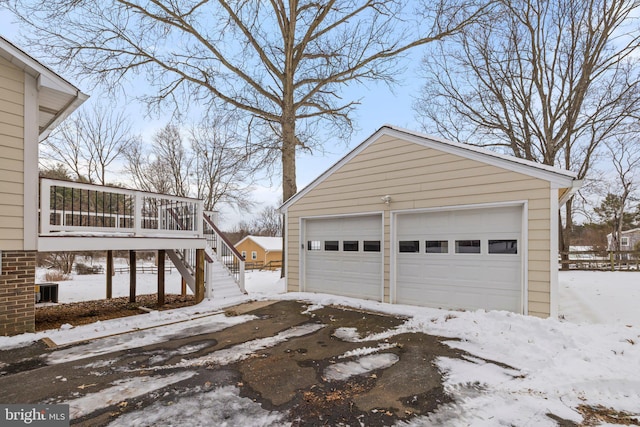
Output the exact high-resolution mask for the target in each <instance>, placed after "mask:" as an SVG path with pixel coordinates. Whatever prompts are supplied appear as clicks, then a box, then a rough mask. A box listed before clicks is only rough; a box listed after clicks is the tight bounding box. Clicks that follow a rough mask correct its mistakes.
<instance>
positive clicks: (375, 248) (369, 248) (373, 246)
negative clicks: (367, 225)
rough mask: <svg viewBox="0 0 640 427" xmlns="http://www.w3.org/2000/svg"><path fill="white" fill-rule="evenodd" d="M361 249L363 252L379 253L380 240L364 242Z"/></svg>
mask: <svg viewBox="0 0 640 427" xmlns="http://www.w3.org/2000/svg"><path fill="white" fill-rule="evenodd" d="M362 249H363V250H364V251H365V252H380V240H365V241H364V242H362Z"/></svg>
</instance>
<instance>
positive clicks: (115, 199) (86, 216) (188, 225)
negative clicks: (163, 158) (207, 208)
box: [40, 178, 203, 238]
mask: <svg viewBox="0 0 640 427" xmlns="http://www.w3.org/2000/svg"><path fill="white" fill-rule="evenodd" d="M202 224H203V203H202V201H201V200H197V199H192V198H187V197H174V196H168V195H165V194H157V193H148V192H144V191H136V190H129V189H124V188H118V187H106V186H100V185H93V184H85V183H80V182H70V181H61V180H54V179H48V178H42V179H41V180H40V234H41V235H61V234H65V233H67V234H68V233H72V234H85V235H86V234H88V233H92V234H94V235H96V234H100V235H103V234H104V235H131V236H141V237H196V238H197V237H199V238H201V237H203V229H202Z"/></svg>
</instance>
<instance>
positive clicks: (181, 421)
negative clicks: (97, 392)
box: [109, 386, 286, 427]
mask: <svg viewBox="0 0 640 427" xmlns="http://www.w3.org/2000/svg"><path fill="white" fill-rule="evenodd" d="M283 417H284V415H283V414H280V413H278V412H271V411H267V410H264V409H262V407H261V406H260V404H259V403H256V402H254V401H253V400H251V399H249V398H246V397H240V395H239V393H238V389H237V388H236V387H233V386H226V387H221V388H218V389H215V390H211V391H207V392H198V393H194V394H192V395H188V396H184V397H181V398H179V399H177V400H176V401H174V402H169V403H161V402H156V403H154V404H153V405H151V406H149V407H147V408H144V409H142V410H140V411H135V412H132V413H129V414H125V415H122V416H121V417H119V418H118V419H116V420H115V421H113V422H112V423H111V424H109V427H121V426H122V427H156V426H192V427H198V426H204V427H208V426H217V427H233V426H262V427H270V426H274V427H275V426H278V427H279V426H283V425H286V423H285V422H284V420H283Z"/></svg>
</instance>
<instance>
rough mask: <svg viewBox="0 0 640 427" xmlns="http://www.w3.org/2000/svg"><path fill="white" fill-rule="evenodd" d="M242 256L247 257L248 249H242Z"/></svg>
mask: <svg viewBox="0 0 640 427" xmlns="http://www.w3.org/2000/svg"><path fill="white" fill-rule="evenodd" d="M242 258H244V259H247V251H242Z"/></svg>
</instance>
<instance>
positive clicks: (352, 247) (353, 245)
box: [342, 240, 359, 252]
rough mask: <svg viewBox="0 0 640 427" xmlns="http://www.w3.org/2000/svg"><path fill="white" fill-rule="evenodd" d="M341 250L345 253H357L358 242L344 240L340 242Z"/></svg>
mask: <svg viewBox="0 0 640 427" xmlns="http://www.w3.org/2000/svg"><path fill="white" fill-rule="evenodd" d="M342 250H343V251H345V252H358V250H359V248H358V241H357V240H345V241H344V242H342Z"/></svg>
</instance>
